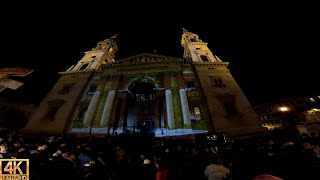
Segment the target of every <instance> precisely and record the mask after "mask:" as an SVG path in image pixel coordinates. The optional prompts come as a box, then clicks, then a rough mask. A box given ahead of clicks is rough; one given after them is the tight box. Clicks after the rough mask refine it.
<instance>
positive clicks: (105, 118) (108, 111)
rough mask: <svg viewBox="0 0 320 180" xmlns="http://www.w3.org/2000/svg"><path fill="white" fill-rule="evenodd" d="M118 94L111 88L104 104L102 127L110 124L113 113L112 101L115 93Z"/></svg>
mask: <svg viewBox="0 0 320 180" xmlns="http://www.w3.org/2000/svg"><path fill="white" fill-rule="evenodd" d="M115 94H116V91H115V90H110V91H109V93H108V96H107V99H106V102H105V104H104V108H103V112H102V117H101V120H100V127H101V126H102V127H106V126H107V124H108V120H109V117H110V114H111V108H112V103H113V100H114V95H115Z"/></svg>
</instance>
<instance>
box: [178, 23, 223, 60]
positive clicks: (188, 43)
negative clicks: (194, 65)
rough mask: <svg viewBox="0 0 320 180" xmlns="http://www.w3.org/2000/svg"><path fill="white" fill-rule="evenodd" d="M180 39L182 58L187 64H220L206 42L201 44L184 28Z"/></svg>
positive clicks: (195, 36) (198, 39) (197, 38)
mask: <svg viewBox="0 0 320 180" xmlns="http://www.w3.org/2000/svg"><path fill="white" fill-rule="evenodd" d="M182 29H183V34H182V38H181V45H182V46H183V48H184V54H183V57H184V58H185V59H186V60H187V62H221V60H220V59H219V58H218V57H217V56H216V55H214V54H213V53H212V52H211V51H210V49H209V48H208V46H207V44H208V43H206V42H202V40H201V39H200V38H199V36H198V35H197V34H194V33H192V32H190V31H188V30H186V29H185V28H182Z"/></svg>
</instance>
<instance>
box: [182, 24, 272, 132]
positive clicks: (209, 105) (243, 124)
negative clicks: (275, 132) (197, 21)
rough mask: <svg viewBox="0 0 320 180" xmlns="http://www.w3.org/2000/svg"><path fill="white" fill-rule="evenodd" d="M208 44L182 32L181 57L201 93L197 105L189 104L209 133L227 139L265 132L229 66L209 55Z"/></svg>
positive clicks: (184, 31) (195, 36) (194, 35)
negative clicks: (197, 113)
mask: <svg viewBox="0 0 320 180" xmlns="http://www.w3.org/2000/svg"><path fill="white" fill-rule="evenodd" d="M207 44H208V43H205V42H202V40H201V39H200V38H199V36H198V35H196V34H194V33H192V32H189V31H187V30H186V29H183V34H182V39H181V45H182V46H183V48H184V55H183V57H184V58H185V60H186V63H188V64H191V67H192V69H193V74H194V77H195V82H196V84H197V88H196V89H195V91H201V94H202V96H201V102H200V103H199V104H195V103H196V102H191V103H194V104H195V105H196V106H197V107H198V108H199V110H200V113H199V114H201V116H204V119H205V121H206V125H207V127H208V131H209V132H224V133H227V134H230V135H241V134H250V133H258V132H263V131H265V130H266V129H264V128H262V126H261V124H260V121H259V119H258V117H257V115H256V113H255V112H254V110H253V108H252V106H251V104H250V102H249V101H248V99H247V98H246V96H245V94H244V93H243V91H242V90H241V88H240V86H239V85H238V83H237V82H236V80H235V79H234V78H233V76H232V75H231V73H230V71H229V69H228V68H227V67H228V65H229V62H222V61H221V60H220V59H219V58H218V57H217V56H216V55H215V54H213V53H212V52H211V51H210V49H209V48H208V47H207ZM198 87H199V88H198ZM190 100H191V98H190ZM189 103H190V102H189ZM201 108H202V109H201ZM190 110H191V111H192V109H190ZM201 112H205V113H203V114H202V113H201Z"/></svg>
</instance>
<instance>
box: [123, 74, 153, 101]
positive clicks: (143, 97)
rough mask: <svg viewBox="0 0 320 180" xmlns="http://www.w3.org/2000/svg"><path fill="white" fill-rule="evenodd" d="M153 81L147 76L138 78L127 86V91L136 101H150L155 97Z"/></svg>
mask: <svg viewBox="0 0 320 180" xmlns="http://www.w3.org/2000/svg"><path fill="white" fill-rule="evenodd" d="M155 87H156V86H155V84H154V82H153V81H152V80H151V79H149V78H140V79H137V80H135V81H133V82H132V83H131V84H130V85H129V87H128V91H129V92H130V93H131V95H132V96H133V97H134V98H135V100H136V101H152V100H154V99H155V95H154V92H153V91H154V90H153V88H155Z"/></svg>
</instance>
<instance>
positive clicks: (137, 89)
mask: <svg viewBox="0 0 320 180" xmlns="http://www.w3.org/2000/svg"><path fill="white" fill-rule="evenodd" d="M154 88H155V85H154V83H153V82H152V81H151V80H150V79H146V78H144V79H139V80H136V81H134V82H133V83H131V84H130V86H129V87H128V91H129V93H130V95H129V98H128V116H127V129H128V130H130V132H132V133H136V134H137V133H138V134H140V135H148V136H150V135H151V136H154V133H155V130H156V123H155V121H156V113H155V99H156V96H155V91H154Z"/></svg>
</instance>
